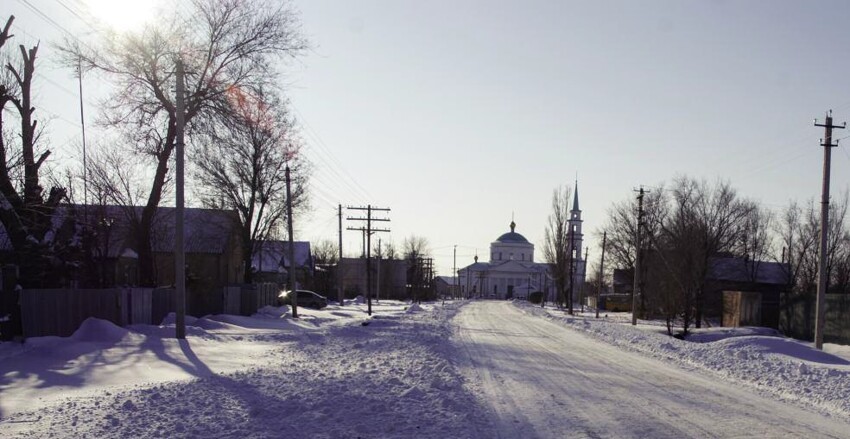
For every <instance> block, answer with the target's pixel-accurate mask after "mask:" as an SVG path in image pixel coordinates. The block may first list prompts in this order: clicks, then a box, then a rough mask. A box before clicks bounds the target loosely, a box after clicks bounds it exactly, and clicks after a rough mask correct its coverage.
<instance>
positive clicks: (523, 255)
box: [522, 253, 525, 261]
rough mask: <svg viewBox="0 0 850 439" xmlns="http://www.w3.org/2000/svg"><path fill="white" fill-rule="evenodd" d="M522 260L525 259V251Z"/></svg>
mask: <svg viewBox="0 0 850 439" xmlns="http://www.w3.org/2000/svg"><path fill="white" fill-rule="evenodd" d="M522 260H523V261H524V260H525V253H523V254H522Z"/></svg>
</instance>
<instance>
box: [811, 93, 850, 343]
mask: <svg viewBox="0 0 850 439" xmlns="http://www.w3.org/2000/svg"><path fill="white" fill-rule="evenodd" d="M815 126H816V127H823V129H824V138H823V139H821V146H823V186H822V188H821V201H820V249H819V250H820V255H819V256H818V298H817V306H816V308H815V310H816V312H815V314H816V317H815V348H817V349H823V328H824V325H825V323H826V289H827V284H828V282H829V279H827V272H826V250H827V249H826V245H827V243H826V241H827V237H828V234H829V171H830V158H831V157H830V156H831V153H832V148H833V147H835V146H838V142H836V143H832V129H833V128H838V129H844V128H845V127H846V126H847V123H846V122H845V123H844V124H842V125H833V124H832V110H829V113H827V115H826V122H825V123H822V124H819V123H818V120H817V119H815Z"/></svg>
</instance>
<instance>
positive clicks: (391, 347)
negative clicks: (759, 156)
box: [0, 301, 850, 438]
mask: <svg viewBox="0 0 850 439" xmlns="http://www.w3.org/2000/svg"><path fill="white" fill-rule="evenodd" d="M464 303H465V302H447V303H446V304H445V305H442V304H426V305H422V306H419V305H412V306H411V305H408V304H405V303H401V302H394V301H381V302H380V303H375V304H374V310H375V315H374V317H373V318H368V317H367V316H366V313H365V306H364V305H363V304H360V303H350V304H346V306H343V307H340V306H333V305H332V306H330V307H328V308H326V309H324V310H320V311H316V310H308V309H304V310H302V312H301V314H302V317H301V318H300V319H297V320H293V319H291V318H290V316H289V314H287V313H285V309H275V308H266V309H264V310H263V312H262V313H260V314H257V315H254V316H252V317H241V316H231V315H218V316H207V317H206V318H202V319H190V320H189V324H190V326H189V327H188V337H187V339H186V340H185V341H178V340H175V339H174V338H173V334H174V326H173V324H169V321H166V322H165V323H166V324H164V325H162V326H134V327H131V328H119V327H116V326H114V325H112V324H111V323H108V322H105V321H102V320H94V319H92V320H88V321H87V322H86V323H85V324H84V325H83V326H82V327H81V328H80V329H79V330H78V331H77V332H76V333H75V334H74V335H73V336H72V337H68V338H58V337H42V338H36V339H31V340H28V341H27V342H26V343H25V344H23V345H21V344H15V343H0V437H4V438H5V437H82V436H87V437H319V438H321V437H328V438H337V437H439V438H443V437H475V438H477V437H495V436H497V435H498V434H499V433H502V432H501V431H498V429H500V428H501V427H499V426H500V425H501V426H504V425H505V423H504V419H498V418H499V417H500V416H501V415H500V414H499V413H498V410H494V409H493V407H492V405H491V404H490V401H487V400H486V398H482V392H481V388H480V386H478V385H476V383H475V382H471V381H470V378H469V376H468V374H466V373H464V368H465V367H468V366H469V365H468V364H467V363H464V361H465V360H462V359H461V357H462V356H461V355H459V351H458V350H457V346H456V345H455V343H452V342H451V340H453V339H456V338H455V337H453V335H457V334H458V332H462V331H464V330H465V328H464V327H463V324H462V323H459V322H458V321H457V320H453V317H454V316H455V315H456V314H457V313H458V311H459V310H460V309H461V308H462V307H463V306H464ZM506 305H507V304H506ZM515 306H516V307H517V309H519V310H521V311H522V312H523V313H525V316H524V317H523V318H528V319H535V320H536V319H541V318H542V319H546V320H548V321H550V322H552V323H555V324H556V325H560V326H562V327H564V328H568V329H571V330H576V331H579V332H580V333H582V334H585V335H589V336H590V337H592V338H594V339H596V341H597V342H602V343H604V344H609V345H613V346H616V347H618V348H621V349H623V350H626V351H630V352H633V353H638V354H640V355H642V356H646V357H651V358H654V359H659V360H662V361H663V362H664V363H669V364H674V365H676V366H678V367H680V368H682V369H684V371H685V372H686V373H691V374H698V375H701V376H709V377H713V378H712V379H716V380H720V381H730V382H732V383H733V384H736V385H737V384H740V385H741V386H743V387H744V388H750V389H754V390H755V391H756V392H757V393H760V394H762V395H766V396H768V397H770V398H772V399H781V400H785V401H790V402H792V403H794V404H798V405H801V406H809V407H814V408H815V409H816V410H818V411H819V412H820V413H823V414H828V415H830V416H832V417H833V418H834V419H835V420H843V421H842V422H847V421H848V420H850V348H848V347H844V346H834V345H833V346H828V348H829V349H831V350H832V353H831V354H830V353H828V352H827V353H824V352H820V351H816V350H814V349H812V348H811V346H810V345H809V344H806V343H802V342H798V341H794V340H790V339H785V338H781V337H776V336H773V335H771V334H772V333H771V332H769V331H767V332H765V331H764V330H760V329H752V328H750V329H747V328H745V329H740V330H734V331H730V330H728V329H716V330H710V331H700V332H699V333H697V334H696V335H695V336H694V337H693V338H692V340H693V341H681V340H677V339H674V338H671V337H668V336H666V335H665V334H663V328H661V327H659V326H658V325H654V324H652V322H642V324H641V325H639V326H638V327H632V326H631V325H629V324H628V323H626V320H627V319H624V318H622V316H615V315H611V316H609V317H607V318H605V317H604V316H603V318H600V319H595V318H594V317H593V316H592V315H591V314H586V315H579V316H575V317H571V316H567V315H565V313H564V312H563V311H560V310H556V309H552V308H546V309H541V308H539V307H534V306H531V305H529V304H528V303H526V302H515ZM516 314H519V313H516ZM519 315H521V314H519ZM571 334H575V333H572V332H571ZM563 336H564V337H566V335H563ZM569 337H575V335H572V336H569ZM527 340H528V339H527ZM582 343H584V342H582ZM594 343H595V342H594ZM506 346H507V345H506ZM495 348H498V346H494V349H495ZM829 349H828V350H829ZM618 352H619V351H618ZM575 354H576V355H581V352H576V353H575ZM558 355H562V353H558ZM606 355H607V354H606ZM606 358H607V357H606ZM606 361H607V360H606ZM612 361H614V359H612ZM547 367H558V366H557V363H552V364H549V365H548V366H547ZM588 372H590V373H592V372H593V371H588ZM552 396H553V397H554V396H555V395H552ZM547 398H548V397H547ZM606 398H607V399H610V397H606ZM530 401H532V402H533V401H534V399H533V398H532V399H530ZM557 428H567V427H566V426H563V425H562V426H560V427H557ZM553 431H557V430H553ZM612 431H613V430H612ZM848 431H850V426H848ZM848 435H850V433H848Z"/></svg>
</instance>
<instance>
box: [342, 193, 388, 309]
mask: <svg viewBox="0 0 850 439" xmlns="http://www.w3.org/2000/svg"><path fill="white" fill-rule="evenodd" d="M346 209H349V210H365V211H366V218H351V217H349V218H346V219H347V220H349V221H366V227H349V228H348V230H360V231H361V232H363V236H364V238H365V239H366V242H365V243H364V246H365V247H366V309H367V313H368V314H369V315H370V316H371V315H372V263H371V261H372V249H371V248H370V247H371V246H372V234H373V233H375V232H389V231H390V230H389V229H375V228H372V221H387V222H388V221H389V218H372V212H373V211H377V212H389V211H390V209H389V208H383V207H372V205H371V204H370V205H367V206H366V207H351V206H349V207H346Z"/></svg>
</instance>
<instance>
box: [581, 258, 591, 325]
mask: <svg viewBox="0 0 850 439" xmlns="http://www.w3.org/2000/svg"><path fill="white" fill-rule="evenodd" d="M589 254H590V246H587V247H585V248H584V272H583V273H582V280H581V291H580V294H579V295H580V297H581V312H582V313H583V312H584V302H585V298H586V296H587V294H586V290H587V255H589Z"/></svg>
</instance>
